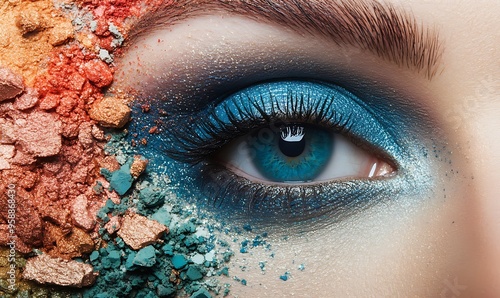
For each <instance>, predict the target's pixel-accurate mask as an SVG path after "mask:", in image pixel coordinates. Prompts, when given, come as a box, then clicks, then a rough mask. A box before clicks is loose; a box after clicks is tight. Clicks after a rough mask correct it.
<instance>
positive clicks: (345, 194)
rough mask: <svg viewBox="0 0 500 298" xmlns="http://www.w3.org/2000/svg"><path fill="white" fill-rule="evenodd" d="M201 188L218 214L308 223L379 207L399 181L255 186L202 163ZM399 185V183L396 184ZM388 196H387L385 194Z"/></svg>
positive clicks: (225, 170)
mask: <svg viewBox="0 0 500 298" xmlns="http://www.w3.org/2000/svg"><path fill="white" fill-rule="evenodd" d="M199 166H201V170H200V171H199V172H200V173H201V174H199V175H198V179H199V181H197V182H196V183H197V184H198V185H203V187H202V188H201V189H200V192H201V195H202V197H204V198H205V203H206V204H207V205H209V206H211V207H213V208H215V209H216V210H218V212H221V211H222V212H224V211H227V213H228V214H227V215H229V216H233V217H238V218H243V219H245V220H252V221H259V220H260V221H263V222H266V223H272V222H273V221H278V220H279V221H280V222H283V221H285V222H286V221H290V222H297V221H304V220H308V219H311V218H318V217H321V216H327V217H328V218H329V219H330V220H331V219H332V218H333V219H335V220H334V221H340V220H342V219H343V218H344V217H347V216H349V215H352V214H353V213H355V212H357V211H359V210H361V209H364V208H366V207H369V206H371V205H372V204H375V203H376V202H377V201H378V200H377V199H376V198H382V197H391V196H394V194H389V193H390V192H392V191H391V189H393V190H396V189H397V187H395V188H391V187H388V185H387V184H391V183H395V180H397V179H391V180H392V182H390V181H391V180H383V179H370V180H368V179H358V180H348V181H347V180H346V181H341V180H340V181H337V182H335V183H332V182H325V183H318V184H314V185H300V186H297V185H295V186H293V185H290V186H285V185H265V184H261V183H254V182H252V181H250V180H247V179H246V178H243V177H241V176H238V175H236V174H234V173H233V172H231V171H230V170H227V169H226V168H224V167H222V166H220V165H217V164H211V163H207V162H205V163H202V164H200V165H199ZM396 183H397V182H396ZM384 193H385V194H386V195H384Z"/></svg>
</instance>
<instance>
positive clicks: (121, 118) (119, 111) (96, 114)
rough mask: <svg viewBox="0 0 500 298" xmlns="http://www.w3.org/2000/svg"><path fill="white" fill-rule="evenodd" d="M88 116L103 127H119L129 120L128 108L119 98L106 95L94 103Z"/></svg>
mask: <svg viewBox="0 0 500 298" xmlns="http://www.w3.org/2000/svg"><path fill="white" fill-rule="evenodd" d="M89 114H90V118H92V119H94V120H96V121H98V122H99V124H100V125H101V126H104V127H114V128H121V127H123V126H124V125H125V124H127V122H128V121H129V120H130V108H129V107H128V106H127V105H126V104H124V103H122V102H121V101H120V100H118V99H115V98H111V97H106V98H104V99H103V100H101V101H100V102H99V103H97V104H94V105H93V106H92V109H91V110H90V113H89Z"/></svg>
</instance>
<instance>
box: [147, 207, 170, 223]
mask: <svg viewBox="0 0 500 298" xmlns="http://www.w3.org/2000/svg"><path fill="white" fill-rule="evenodd" d="M151 219H152V220H156V221H157V222H159V223H161V224H162V225H165V226H167V227H168V226H169V225H170V222H171V221H172V216H171V215H170V213H169V212H168V211H167V210H166V209H165V208H160V209H158V211H156V212H155V213H153V215H151Z"/></svg>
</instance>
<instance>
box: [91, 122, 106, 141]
mask: <svg viewBox="0 0 500 298" xmlns="http://www.w3.org/2000/svg"><path fill="white" fill-rule="evenodd" d="M92 136H93V137H94V139H96V140H98V141H106V136H105V135H104V131H103V130H102V129H101V128H99V127H98V126H97V125H92Z"/></svg>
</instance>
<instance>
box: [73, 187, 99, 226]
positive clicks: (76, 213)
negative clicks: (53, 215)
mask: <svg viewBox="0 0 500 298" xmlns="http://www.w3.org/2000/svg"><path fill="white" fill-rule="evenodd" d="M87 206H88V200H87V197H86V196H85V195H83V194H82V195H79V196H78V197H76V199H75V200H74V202H73V206H72V209H71V212H72V218H73V222H74V223H75V225H76V226H78V227H80V228H82V229H84V230H86V231H90V230H92V229H93V228H94V226H95V217H92V216H91V215H90V214H89V212H88V209H87Z"/></svg>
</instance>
